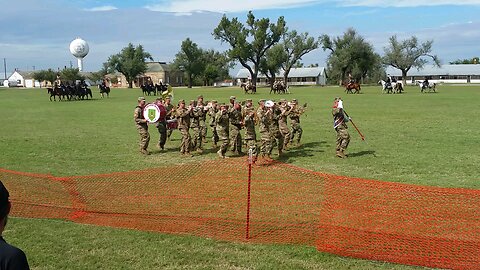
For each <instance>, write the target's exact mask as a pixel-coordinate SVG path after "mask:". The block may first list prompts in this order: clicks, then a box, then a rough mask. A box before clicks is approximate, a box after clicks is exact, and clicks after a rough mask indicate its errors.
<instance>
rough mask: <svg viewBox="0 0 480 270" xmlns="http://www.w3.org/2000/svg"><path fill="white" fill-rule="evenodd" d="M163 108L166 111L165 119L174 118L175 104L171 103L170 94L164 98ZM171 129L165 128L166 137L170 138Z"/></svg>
mask: <svg viewBox="0 0 480 270" xmlns="http://www.w3.org/2000/svg"><path fill="white" fill-rule="evenodd" d="M164 106H165V110H166V111H167V121H168V120H173V119H175V114H176V113H175V111H176V110H175V106H173V104H172V98H171V97H170V96H168V97H166V98H165V104H164ZM172 132H173V129H167V137H168V138H169V139H170V136H172Z"/></svg>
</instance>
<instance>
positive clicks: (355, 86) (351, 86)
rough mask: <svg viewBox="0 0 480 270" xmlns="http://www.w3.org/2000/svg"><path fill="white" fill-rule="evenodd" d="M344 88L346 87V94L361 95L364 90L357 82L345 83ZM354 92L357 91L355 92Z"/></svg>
mask: <svg viewBox="0 0 480 270" xmlns="http://www.w3.org/2000/svg"><path fill="white" fill-rule="evenodd" d="M343 86H344V87H345V93H347V94H349V93H350V94H360V90H362V88H361V87H360V84H359V83H357V82H353V83H347V82H344V83H343ZM353 90H355V92H353Z"/></svg>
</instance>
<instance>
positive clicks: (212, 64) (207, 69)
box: [201, 49, 232, 86]
mask: <svg viewBox="0 0 480 270" xmlns="http://www.w3.org/2000/svg"><path fill="white" fill-rule="evenodd" d="M202 59H203V62H204V63H205V66H204V68H203V70H202V73H201V76H202V79H203V85H205V86H209V85H212V84H213V83H214V82H215V81H216V80H224V79H227V78H229V77H230V76H229V75H228V71H229V69H230V68H231V67H232V62H231V61H230V59H229V58H228V56H227V54H226V53H221V52H217V51H215V50H213V49H211V50H204V51H203V56H202Z"/></svg>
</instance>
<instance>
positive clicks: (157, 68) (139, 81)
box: [107, 62, 183, 87]
mask: <svg viewBox="0 0 480 270" xmlns="http://www.w3.org/2000/svg"><path fill="white" fill-rule="evenodd" d="M146 64H147V71H146V72H145V73H144V74H142V75H139V76H137V78H135V80H134V81H133V86H134V87H140V86H141V85H143V84H146V83H148V82H150V81H151V82H152V83H153V84H158V83H160V82H162V83H163V84H170V85H172V86H182V85H183V71H179V70H174V69H172V67H171V65H170V64H167V63H165V62H147V63H146ZM107 77H110V78H113V77H115V78H116V79H117V84H116V86H118V87H127V86H128V82H127V79H126V78H125V76H123V74H121V73H119V72H115V73H114V74H109V75H108V76H107Z"/></svg>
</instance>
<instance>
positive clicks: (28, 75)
mask: <svg viewBox="0 0 480 270" xmlns="http://www.w3.org/2000/svg"><path fill="white" fill-rule="evenodd" d="M33 74H34V72H24V71H18V70H15V71H14V72H13V73H12V75H10V77H8V85H9V86H10V87H15V86H17V87H27V88H32V87H40V82H39V81H36V80H35V79H34V78H33Z"/></svg>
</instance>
